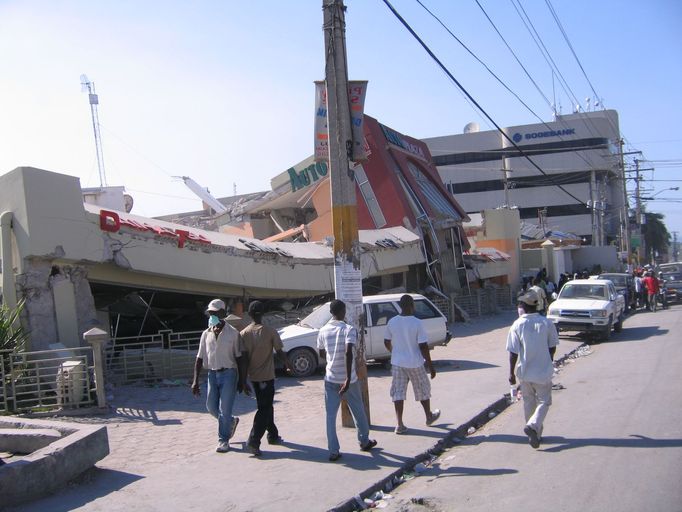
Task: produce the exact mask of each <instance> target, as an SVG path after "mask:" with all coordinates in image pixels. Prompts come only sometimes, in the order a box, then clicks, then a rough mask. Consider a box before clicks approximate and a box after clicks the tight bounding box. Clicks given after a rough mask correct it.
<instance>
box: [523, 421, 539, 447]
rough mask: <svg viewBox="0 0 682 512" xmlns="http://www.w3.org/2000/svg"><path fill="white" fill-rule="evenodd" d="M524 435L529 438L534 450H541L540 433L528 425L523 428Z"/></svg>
mask: <svg viewBox="0 0 682 512" xmlns="http://www.w3.org/2000/svg"><path fill="white" fill-rule="evenodd" d="M523 433H524V434H526V435H527V436H528V442H529V443H530V445H531V446H532V447H533V448H539V447H540V438H539V437H538V433H537V432H536V431H535V429H533V427H531V426H529V425H526V426H525V427H524V428H523Z"/></svg>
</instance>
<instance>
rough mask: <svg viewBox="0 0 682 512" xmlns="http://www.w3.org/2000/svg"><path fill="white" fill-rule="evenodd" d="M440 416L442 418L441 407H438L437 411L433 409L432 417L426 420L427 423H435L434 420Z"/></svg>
mask: <svg viewBox="0 0 682 512" xmlns="http://www.w3.org/2000/svg"><path fill="white" fill-rule="evenodd" d="M438 418H440V409H436V410H435V411H431V417H430V418H429V419H428V420H426V424H427V425H429V426H430V425H433V422H434V421H436V420H437V419H438Z"/></svg>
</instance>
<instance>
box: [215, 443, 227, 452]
mask: <svg viewBox="0 0 682 512" xmlns="http://www.w3.org/2000/svg"><path fill="white" fill-rule="evenodd" d="M215 451H217V452H218V453H226V452H229V451H230V444H229V443H228V442H227V441H220V442H219V443H218V447H217V448H216V449H215Z"/></svg>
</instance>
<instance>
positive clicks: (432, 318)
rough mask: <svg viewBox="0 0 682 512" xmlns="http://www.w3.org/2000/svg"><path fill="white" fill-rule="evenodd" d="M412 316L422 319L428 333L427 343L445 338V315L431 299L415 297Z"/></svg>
mask: <svg viewBox="0 0 682 512" xmlns="http://www.w3.org/2000/svg"><path fill="white" fill-rule="evenodd" d="M414 316H416V317H417V318H419V319H420V320H421V321H422V324H423V325H424V329H426V333H427V334H428V335H429V345H434V344H435V343H440V342H441V341H443V340H445V336H446V332H447V327H446V321H445V317H444V316H443V315H442V314H441V312H440V311H439V310H438V308H436V306H434V305H433V304H432V303H431V301H429V300H428V299H426V298H422V299H415V301H414Z"/></svg>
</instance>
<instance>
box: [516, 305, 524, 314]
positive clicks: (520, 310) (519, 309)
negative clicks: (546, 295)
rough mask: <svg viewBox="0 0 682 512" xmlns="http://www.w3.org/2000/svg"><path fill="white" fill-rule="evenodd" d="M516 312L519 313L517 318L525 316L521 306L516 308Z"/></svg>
mask: <svg viewBox="0 0 682 512" xmlns="http://www.w3.org/2000/svg"><path fill="white" fill-rule="evenodd" d="M517 310H518V312H519V316H522V315H525V314H526V310H525V309H523V308H522V307H521V306H519V307H518V308H517Z"/></svg>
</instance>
